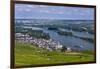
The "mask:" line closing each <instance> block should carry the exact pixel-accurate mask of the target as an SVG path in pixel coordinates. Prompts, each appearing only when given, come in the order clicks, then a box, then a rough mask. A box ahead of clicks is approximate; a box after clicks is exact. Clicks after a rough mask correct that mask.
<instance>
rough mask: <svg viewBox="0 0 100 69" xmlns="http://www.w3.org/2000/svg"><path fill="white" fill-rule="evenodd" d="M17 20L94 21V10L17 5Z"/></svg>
mask: <svg viewBox="0 0 100 69" xmlns="http://www.w3.org/2000/svg"><path fill="white" fill-rule="evenodd" d="M15 18H16V19H64V20H65V19H66V20H94V8H83V7H68V6H66V7H65V6H49V5H30V4H16V5H15Z"/></svg>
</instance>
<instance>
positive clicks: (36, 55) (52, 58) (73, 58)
mask: <svg viewBox="0 0 100 69" xmlns="http://www.w3.org/2000/svg"><path fill="white" fill-rule="evenodd" d="M86 61H94V57H93V54H92V53H90V52H87V51H86V52H67V51H66V52H61V51H60V50H56V51H51V52H50V51H48V50H46V49H42V48H39V47H36V46H35V45H31V44H29V43H20V42H17V41H16V46H15V64H16V66H20V65H36V64H57V63H70V62H86Z"/></svg>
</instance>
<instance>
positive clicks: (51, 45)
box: [15, 33, 62, 51]
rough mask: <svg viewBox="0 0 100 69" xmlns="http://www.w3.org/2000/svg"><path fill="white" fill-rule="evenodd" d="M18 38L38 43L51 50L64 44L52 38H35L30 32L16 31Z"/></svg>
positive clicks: (39, 45)
mask: <svg viewBox="0 0 100 69" xmlns="http://www.w3.org/2000/svg"><path fill="white" fill-rule="evenodd" d="M15 37H16V40H17V41H19V42H28V43H31V44H36V45H37V46H38V47H41V48H45V49H47V50H49V51H52V50H56V49H61V48H62V45H61V44H60V43H59V42H57V41H54V40H52V39H48V40H47V39H42V38H35V37H32V36H30V35H28V34H22V33H16V34H15Z"/></svg>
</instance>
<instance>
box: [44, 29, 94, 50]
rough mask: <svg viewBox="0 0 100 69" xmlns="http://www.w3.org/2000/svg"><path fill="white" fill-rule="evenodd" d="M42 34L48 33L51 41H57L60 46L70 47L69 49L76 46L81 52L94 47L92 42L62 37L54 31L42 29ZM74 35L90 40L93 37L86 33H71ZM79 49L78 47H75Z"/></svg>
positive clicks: (72, 37)
mask: <svg viewBox="0 0 100 69" xmlns="http://www.w3.org/2000/svg"><path fill="white" fill-rule="evenodd" d="M43 31H44V32H46V33H49V35H50V37H51V39H53V40H55V41H59V42H60V43H61V44H62V45H64V46H67V47H71V48H74V49H75V48H76V46H81V50H93V49H94V45H93V43H92V42H89V41H86V40H83V39H80V38H77V37H74V36H63V35H59V34H58V33H57V32H56V31H54V30H47V29H43ZM73 33H74V35H76V36H79V37H88V38H92V37H93V35H91V34H89V33H86V32H76V31H73ZM77 48H79V47H77Z"/></svg>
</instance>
